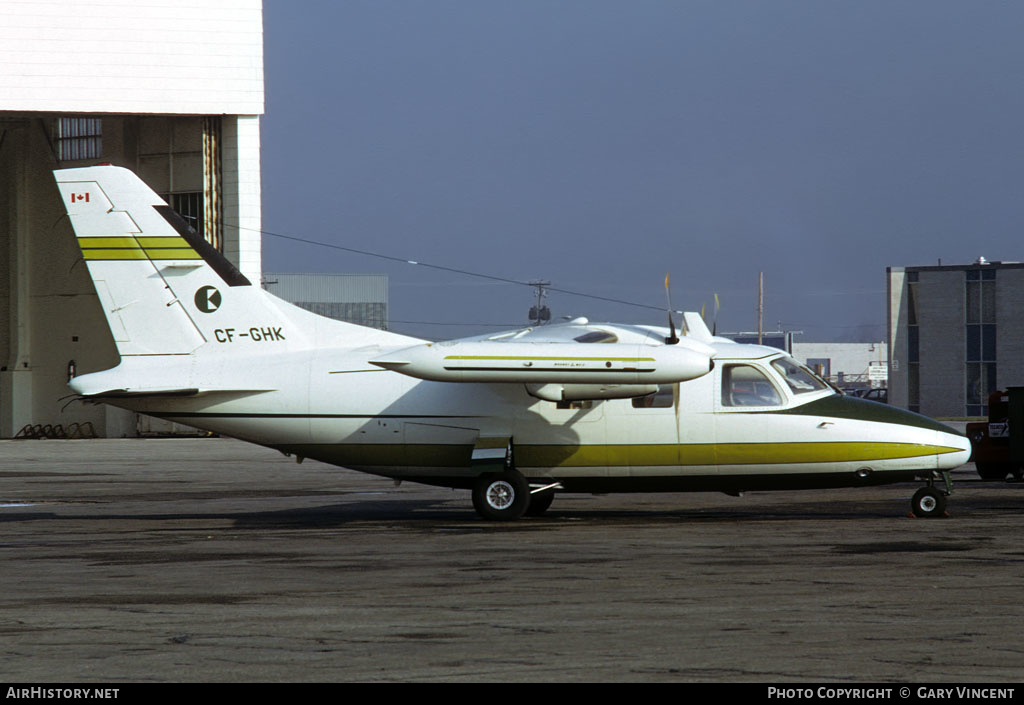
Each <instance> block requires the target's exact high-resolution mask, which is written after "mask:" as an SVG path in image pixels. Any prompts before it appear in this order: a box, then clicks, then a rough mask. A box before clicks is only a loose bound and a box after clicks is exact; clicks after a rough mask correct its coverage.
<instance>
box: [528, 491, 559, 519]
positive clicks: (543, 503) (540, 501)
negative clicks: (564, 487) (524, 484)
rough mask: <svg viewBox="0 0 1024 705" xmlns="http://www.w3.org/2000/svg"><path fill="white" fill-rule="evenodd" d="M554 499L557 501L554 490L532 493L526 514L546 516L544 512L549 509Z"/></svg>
mask: <svg viewBox="0 0 1024 705" xmlns="http://www.w3.org/2000/svg"><path fill="white" fill-rule="evenodd" d="M553 501H555V491H554V490H548V491H547V492H540V493H538V494H532V495H530V506H529V507H527V508H526V516H529V517H539V516H544V512H546V511H547V510H548V507H550V506H551V503H552V502H553Z"/></svg>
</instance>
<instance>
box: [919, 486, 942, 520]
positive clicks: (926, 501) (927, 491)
mask: <svg viewBox="0 0 1024 705" xmlns="http://www.w3.org/2000/svg"><path fill="white" fill-rule="evenodd" d="M910 510H911V511H912V512H913V513H914V516H916V517H918V518H919V519H933V518H935V517H941V516H943V515H944V514H945V513H946V495H945V494H944V493H943V492H942V491H941V490H938V489H936V488H934V487H922V488H921V489H919V490H918V491H917V492H915V493H914V498H913V499H912V500H910Z"/></svg>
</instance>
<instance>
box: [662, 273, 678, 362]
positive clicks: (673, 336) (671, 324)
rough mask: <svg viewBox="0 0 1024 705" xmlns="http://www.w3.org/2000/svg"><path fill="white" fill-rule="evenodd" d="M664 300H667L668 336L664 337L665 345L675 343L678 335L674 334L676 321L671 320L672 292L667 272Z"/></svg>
mask: <svg viewBox="0 0 1024 705" xmlns="http://www.w3.org/2000/svg"><path fill="white" fill-rule="evenodd" d="M665 300H666V301H668V329H669V336H668V337H667V338H665V344H666V345H675V344H676V343H678V342H679V336H677V335H676V323H675V321H673V320H672V293H671V292H670V291H669V288H668V274H667V273H666V274H665Z"/></svg>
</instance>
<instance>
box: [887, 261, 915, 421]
mask: <svg viewBox="0 0 1024 705" xmlns="http://www.w3.org/2000/svg"><path fill="white" fill-rule="evenodd" d="M905 287H906V273H905V272H904V270H903V267H890V268H889V271H888V292H889V311H888V316H889V318H888V331H889V403H890V404H893V405H895V406H899V407H902V408H904V409H906V408H907V407H908V406H909V405H910V401H909V398H908V390H907V387H908V381H907V377H908V373H909V368H908V362H909V360H908V358H907V352H908V350H907V347H908V346H907V313H908V312H907V307H908V302H907V296H906V291H905Z"/></svg>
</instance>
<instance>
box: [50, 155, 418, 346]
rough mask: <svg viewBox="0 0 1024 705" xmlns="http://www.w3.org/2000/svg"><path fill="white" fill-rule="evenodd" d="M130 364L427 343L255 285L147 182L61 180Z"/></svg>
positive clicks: (92, 173) (71, 172)
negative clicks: (209, 352)
mask: <svg viewBox="0 0 1024 705" xmlns="http://www.w3.org/2000/svg"><path fill="white" fill-rule="evenodd" d="M54 177H55V178H56V180H57V187H58V188H59V190H60V194H61V197H62V198H63V199H64V204H65V207H66V208H67V212H68V216H69V217H70V218H71V225H72V227H73V228H74V230H75V235H76V237H77V238H78V244H79V245H80V246H81V248H82V257H83V258H84V259H85V263H86V265H87V266H88V268H89V274H90V275H91V276H92V279H93V282H94V283H95V285H96V293H97V294H98V296H99V298H100V302H101V303H102V305H103V310H104V312H105V313H106V316H107V322H108V323H109V325H110V330H111V331H112V333H113V335H114V341H115V342H116V344H117V349H118V352H119V353H120V354H121V356H122V357H125V356H140V355H188V354H190V353H192V352H194V351H196V350H197V349H199V348H200V347H202V346H204V345H209V346H211V348H212V349H215V350H216V349H223V350H225V351H229V350H230V351H232V352H233V353H241V354H245V353H252V352H271V351H274V352H283V351H285V350H287V349H297V348H305V347H309V346H311V345H317V346H320V345H331V346H349V347H358V346H364V345H398V344H403V343H404V344H410V343H415V342H419V341H417V340H416V339H413V338H407V337H406V336H401V335H396V334H394V333H388V332H386V331H380V330H376V329H373V328H365V327H363V326H358V325H355V324H352V323H343V322H341V321H335V320H331V319H327V318H323V317H321V316H317V315H315V314H313V313H310V312H308V311H305V310H303V309H300V308H298V307H296V306H293V305H292V304H289V303H287V302H285V301H282V300H281V299H278V298H277V297H275V296H273V295H272V294H270V293H268V292H266V291H264V290H263V289H262V288H260V287H259V285H258V284H256V285H254V284H253V283H252V282H250V281H249V280H248V279H247V278H246V277H245V276H244V275H243V274H242V273H241V272H239V271H238V270H237V269H236V268H235V266H234V265H233V264H231V263H230V262H229V261H228V260H227V259H226V258H225V257H224V256H223V255H222V254H221V253H220V252H218V251H217V250H216V249H215V248H214V247H213V246H212V245H210V244H209V243H207V242H206V241H205V240H203V239H202V238H201V237H200V236H199V235H198V234H197V233H195V232H194V231H193V230H192V229H191V228H189V227H188V225H186V224H185V221H184V220H182V218H181V217H180V216H178V215H177V214H176V213H175V212H174V211H173V210H171V208H170V207H169V206H168V205H167V204H166V203H164V202H163V200H161V199H160V197H159V196H157V195H156V194H155V193H154V192H153V190H152V189H151V188H149V186H147V185H146V184H145V183H144V182H143V181H142V180H141V179H140V178H139V177H138V176H136V175H135V174H134V173H132V172H131V171H129V170H128V169H122V168H120V167H115V166H94V167H85V168H81V169H62V170H58V171H55V172H54Z"/></svg>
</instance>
